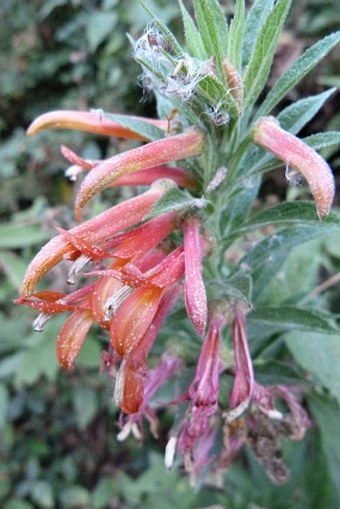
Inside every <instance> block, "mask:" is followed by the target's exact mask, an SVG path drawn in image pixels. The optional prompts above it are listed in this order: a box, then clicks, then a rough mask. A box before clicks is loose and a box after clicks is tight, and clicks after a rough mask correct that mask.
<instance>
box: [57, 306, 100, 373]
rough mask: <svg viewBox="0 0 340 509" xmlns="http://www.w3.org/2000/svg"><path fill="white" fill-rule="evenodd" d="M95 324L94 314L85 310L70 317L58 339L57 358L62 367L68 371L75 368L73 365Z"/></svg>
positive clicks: (79, 310)
mask: <svg viewBox="0 0 340 509" xmlns="http://www.w3.org/2000/svg"><path fill="white" fill-rule="evenodd" d="M93 322H94V318H93V317H92V313H91V312H90V311H87V310H83V309H77V310H76V311H74V312H73V313H72V315H71V316H69V317H68V319H67V320H66V322H65V323H64V324H63V326H62V327H61V329H60V331H59V334H58V339H57V358H58V361H59V364H60V365H61V366H63V367H64V368H66V369H72V368H73V363H74V361H75V359H76V357H77V355H78V353H79V351H80V349H81V347H82V345H83V343H84V341H85V338H86V335H87V333H88V331H89V330H90V328H91V326H92V324H93Z"/></svg>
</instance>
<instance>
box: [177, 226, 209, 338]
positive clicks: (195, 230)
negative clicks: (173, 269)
mask: <svg viewBox="0 0 340 509" xmlns="http://www.w3.org/2000/svg"><path fill="white" fill-rule="evenodd" d="M182 229H183V234H184V258H185V287H184V288H185V290H184V291H185V307H186V310H187V313H188V316H189V318H190V320H191V322H192V324H193V326H194V327H195V329H196V331H197V333H198V334H199V335H200V336H201V335H203V334H204V331H205V328H206V325H207V318H208V305H207V296H206V293H205V287H204V281H203V277H202V255H203V253H202V241H201V236H200V231H199V229H200V223H199V220H198V218H196V217H194V216H188V217H187V218H185V219H184V221H183V222H182Z"/></svg>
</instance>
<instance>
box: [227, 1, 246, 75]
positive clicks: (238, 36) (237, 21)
mask: <svg viewBox="0 0 340 509" xmlns="http://www.w3.org/2000/svg"><path fill="white" fill-rule="evenodd" d="M244 17H245V6H244V0H237V2H236V6H235V15H234V18H233V20H232V22H231V23H230V27H229V38H228V49H227V60H228V62H229V63H230V64H231V65H233V66H234V67H235V69H236V70H237V71H240V70H241V64H242V44H243V33H244V26H245V21H244Z"/></svg>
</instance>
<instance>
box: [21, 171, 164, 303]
mask: <svg viewBox="0 0 340 509" xmlns="http://www.w3.org/2000/svg"><path fill="white" fill-rule="evenodd" d="M171 182H172V181H160V182H155V183H154V184H153V185H152V186H151V188H150V189H148V190H147V191H146V192H145V193H143V194H140V195H138V196H135V197H133V198H131V199H129V200H126V201H124V202H122V203H119V204H118V205H115V206H114V207H112V208H110V209H108V210H106V211H104V212H102V213H101V214H99V215H98V216H96V217H94V218H93V219H89V220H88V221H85V222H84V223H82V224H80V225H78V226H76V227H74V228H72V229H71V230H70V232H69V233H70V234H72V235H74V236H75V237H77V238H78V239H79V241H84V242H87V243H90V244H97V243H100V242H104V241H107V240H108V239H110V238H112V237H113V236H114V235H116V234H117V233H119V232H122V231H124V230H126V229H127V228H129V227H131V226H133V225H135V224H137V223H139V222H140V221H142V220H143V219H144V218H145V217H146V216H147V214H148V213H149V212H150V211H151V209H152V207H153V206H154V204H155V203H156V202H157V201H158V200H159V199H160V197H161V196H162V195H163V194H164V193H165V192H166V190H167V189H168V188H169V185H170V186H172V185H173V184H172V183H171ZM76 253H77V248H76V247H75V246H74V245H73V244H72V243H70V242H69V241H68V240H66V239H65V235H64V234H60V235H58V236H56V237H54V238H53V239H51V240H50V241H49V242H48V243H47V244H46V245H45V246H44V247H43V248H42V249H41V250H40V251H39V252H38V254H37V255H36V256H35V258H33V260H32V262H31V263H30V265H29V266H28V269H27V271H26V274H25V276H24V280H23V283H22V286H21V289H20V293H21V295H30V294H32V293H33V291H34V288H35V286H36V285H37V284H38V282H39V281H40V279H41V278H42V277H43V276H44V275H45V274H46V273H47V272H48V271H49V270H51V269H52V268H53V267H54V266H55V265H56V264H57V263H59V262H60V261H61V260H62V259H63V258H66V259H69V258H71V257H72V256H73V255H75V254H76Z"/></svg>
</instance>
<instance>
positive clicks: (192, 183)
mask: <svg viewBox="0 0 340 509" xmlns="http://www.w3.org/2000/svg"><path fill="white" fill-rule="evenodd" d="M61 152H62V154H63V156H64V157H65V159H67V160H68V161H69V162H70V163H72V166H71V167H70V168H68V169H67V170H66V171H65V175H66V176H67V177H68V178H69V179H70V180H72V181H75V180H77V177H78V175H79V174H80V173H82V172H83V171H88V170H92V169H93V168H95V167H96V166H98V165H99V164H100V163H101V162H102V161H100V160H98V161H96V160H91V159H84V158H82V157H80V156H79V155H78V154H76V153H75V152H73V150H71V149H69V148H68V147H66V146H65V145H62V147H61ZM164 178H169V179H171V180H173V181H174V182H176V184H177V185H178V186H179V187H186V188H188V189H196V187H197V182H196V180H195V178H194V177H193V176H192V175H191V174H190V173H188V172H187V171H186V170H184V168H174V167H172V166H155V167H153V168H147V169H146V170H139V171H135V172H133V173H129V174H127V175H123V176H121V177H119V178H118V179H117V180H114V181H113V182H112V183H111V184H110V187H121V186H147V185H149V184H152V182H154V181H155V180H160V179H164Z"/></svg>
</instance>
